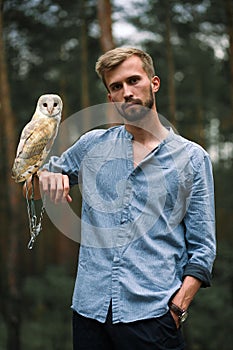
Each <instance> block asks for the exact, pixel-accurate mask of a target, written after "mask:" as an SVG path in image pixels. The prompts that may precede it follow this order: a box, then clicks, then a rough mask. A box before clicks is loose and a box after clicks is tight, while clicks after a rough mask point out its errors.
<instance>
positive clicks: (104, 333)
mask: <svg viewBox="0 0 233 350" xmlns="http://www.w3.org/2000/svg"><path fill="white" fill-rule="evenodd" d="M73 346H74V347H73V349H74V350H184V348H185V347H184V340H183V336H182V333H181V330H180V329H177V328H176V325H175V322H174V320H173V318H172V316H171V314H170V312H168V313H167V314H165V315H163V316H161V317H158V318H152V319H148V320H140V321H136V322H130V323H117V324H112V314H111V308H110V309H109V312H108V316H107V320H106V322H105V323H100V322H98V321H96V320H93V319H90V318H86V317H84V316H81V315H79V314H78V313H77V312H75V311H74V312H73Z"/></svg>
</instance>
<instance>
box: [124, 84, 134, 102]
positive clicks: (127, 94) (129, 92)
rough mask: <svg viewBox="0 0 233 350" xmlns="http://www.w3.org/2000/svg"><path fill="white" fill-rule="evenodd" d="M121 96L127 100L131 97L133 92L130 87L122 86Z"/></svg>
mask: <svg viewBox="0 0 233 350" xmlns="http://www.w3.org/2000/svg"><path fill="white" fill-rule="evenodd" d="M123 96H124V99H125V100H127V99H128V98H129V97H133V92H132V89H131V87H130V86H129V85H128V84H126V83H125V84H123Z"/></svg>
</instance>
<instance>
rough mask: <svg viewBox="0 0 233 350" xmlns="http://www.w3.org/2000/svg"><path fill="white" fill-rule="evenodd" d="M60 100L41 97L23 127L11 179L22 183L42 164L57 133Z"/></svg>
mask: <svg viewBox="0 0 233 350" xmlns="http://www.w3.org/2000/svg"><path fill="white" fill-rule="evenodd" d="M62 105H63V104H62V100H61V98H60V97H59V96H58V95H53V94H47V95H42V96H41V97H40V98H39V100H38V102H37V106H36V110H35V113H34V114H33V116H32V119H31V121H30V122H29V123H28V124H27V125H26V126H25V127H24V129H23V131H22V133H21V137H20V141H19V144H18V148H17V152H16V158H15V161H14V164H13V167H12V178H13V179H14V180H15V182H22V181H25V180H27V179H28V178H29V176H30V175H32V174H35V173H36V172H37V171H38V169H39V168H40V167H41V166H42V164H43V163H44V161H45V159H46V157H47V155H48V153H49V151H50V149H51V147H52V145H53V142H54V140H55V137H56V135H57V132H58V127H59V124H60V121H61V114H62Z"/></svg>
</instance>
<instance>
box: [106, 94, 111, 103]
mask: <svg viewBox="0 0 233 350" xmlns="http://www.w3.org/2000/svg"><path fill="white" fill-rule="evenodd" d="M107 98H108V101H109V102H112V96H111V94H110V93H108V94H107Z"/></svg>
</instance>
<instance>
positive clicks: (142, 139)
mask: <svg viewBox="0 0 233 350" xmlns="http://www.w3.org/2000/svg"><path fill="white" fill-rule="evenodd" d="M125 128H126V130H127V131H128V132H129V133H131V134H132V135H133V139H134V141H136V142H139V143H141V144H143V145H147V144H154V145H155V146H157V145H158V144H160V143H161V142H162V141H163V140H164V139H165V138H166V137H167V135H168V130H167V129H166V128H165V127H164V126H163V125H162V124H161V122H160V120H159V117H158V113H157V112H156V111H152V112H151V113H149V114H147V115H146V116H145V117H144V118H143V119H142V120H139V121H137V122H132V123H130V122H128V121H125Z"/></svg>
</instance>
